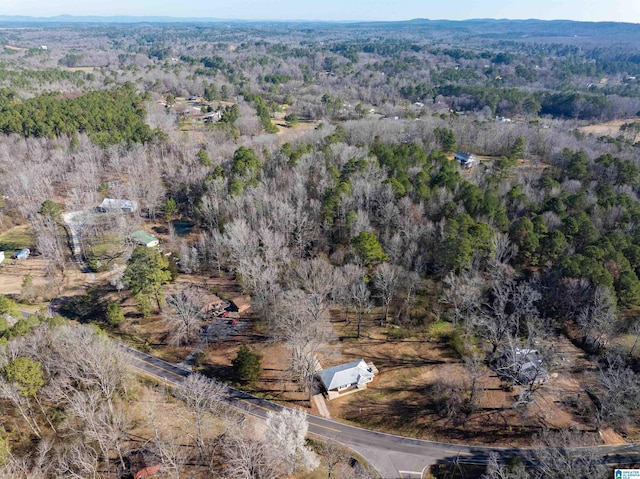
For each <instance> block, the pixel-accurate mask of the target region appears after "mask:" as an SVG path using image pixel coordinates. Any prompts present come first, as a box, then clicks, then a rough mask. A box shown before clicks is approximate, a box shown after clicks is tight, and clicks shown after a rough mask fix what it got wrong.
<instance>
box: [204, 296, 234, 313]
mask: <svg viewBox="0 0 640 479" xmlns="http://www.w3.org/2000/svg"><path fill="white" fill-rule="evenodd" d="M202 303H203V304H204V306H202V309H201V312H202V313H203V314H205V315H206V316H209V315H214V316H217V315H219V314H221V313H222V312H223V311H224V309H225V308H227V307H229V303H228V302H226V301H224V300H222V299H220V298H219V297H218V296H216V295H215V294H213V293H210V292H209V291H207V292H205V293H204V295H203V297H202Z"/></svg>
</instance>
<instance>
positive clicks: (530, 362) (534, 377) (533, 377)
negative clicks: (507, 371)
mask: <svg viewBox="0 0 640 479" xmlns="http://www.w3.org/2000/svg"><path fill="white" fill-rule="evenodd" d="M515 356H516V357H515V359H516V364H517V365H518V382H519V383H522V384H531V383H532V382H534V381H535V382H544V381H546V380H547V379H549V374H548V373H547V371H546V369H545V368H544V366H543V365H542V356H541V355H540V351H538V350H537V349H526V348H525V349H520V348H517V349H516V354H515Z"/></svg>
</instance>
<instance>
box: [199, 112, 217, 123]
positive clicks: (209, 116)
mask: <svg viewBox="0 0 640 479" xmlns="http://www.w3.org/2000/svg"><path fill="white" fill-rule="evenodd" d="M221 119H222V112H221V111H220V110H216V111H212V112H210V113H207V114H206V115H204V116H203V117H202V120H203V121H204V122H205V123H209V122H214V121H220V120H221Z"/></svg>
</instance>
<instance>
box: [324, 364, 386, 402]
mask: <svg viewBox="0 0 640 479" xmlns="http://www.w3.org/2000/svg"><path fill="white" fill-rule="evenodd" d="M377 372H378V370H377V369H376V367H375V366H374V365H373V364H367V363H366V362H365V360H364V359H360V360H358V361H353V362H351V363H346V364H340V365H339V366H334V367H332V368H328V369H323V370H322V371H320V380H321V381H322V384H323V385H324V387H325V389H326V390H327V393H328V395H329V399H335V398H336V397H339V396H340V395H341V394H345V393H348V392H355V391H357V390H360V389H366V387H367V384H368V383H370V382H371V381H373V378H374V376H375V374H376V373H377Z"/></svg>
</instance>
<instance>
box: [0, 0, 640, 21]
mask: <svg viewBox="0 0 640 479" xmlns="http://www.w3.org/2000/svg"><path fill="white" fill-rule="evenodd" d="M218 3H219V4H218ZM0 15H3V16H14V15H21V16H31V17H55V16H59V15H72V16H105V17H109V16H134V17H135V16H151V17H153V16H155V17H175V18H216V19H221V20H224V19H228V20H267V21H268V20H308V21H385V20H387V21H400V20H411V19H416V18H429V19H433V20H436V19H440V20H469V19H478V18H493V19H511V20H523V19H539V20H575V21H614V22H627V23H629V22H630V23H640V2H635V1H633V0H610V1H608V2H603V1H602V0H580V1H578V0H564V1H557V0H556V1H554V0H537V1H532V0H524V1H519V2H512V3H511V4H507V3H506V2H504V1H499V0H482V1H477V0H475V1H474V0H454V1H452V2H446V3H445V2H432V1H429V0H427V1H420V0H398V1H397V2H395V3H393V4H391V3H390V2H388V0H350V1H344V0H342V1H341V0H325V1H324V2H323V3H322V4H321V5H320V4H319V3H317V2H309V1H304V0H237V1H236V2H234V3H233V4H231V2H216V3H215V4H212V2H205V1H203V0H192V1H191V2H190V3H188V4H185V3H184V2H179V1H178V0H166V1H163V2H162V3H161V4H159V3H158V2H157V1H154V0H129V1H125V0H112V1H110V2H108V3H107V2H96V3H89V2H80V1H78V0H72V1H69V0H0Z"/></svg>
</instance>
